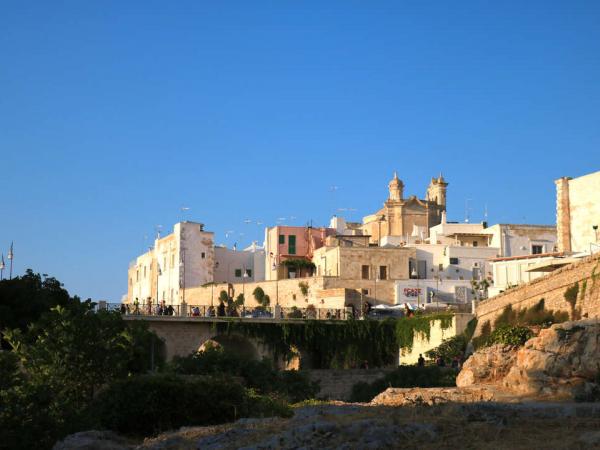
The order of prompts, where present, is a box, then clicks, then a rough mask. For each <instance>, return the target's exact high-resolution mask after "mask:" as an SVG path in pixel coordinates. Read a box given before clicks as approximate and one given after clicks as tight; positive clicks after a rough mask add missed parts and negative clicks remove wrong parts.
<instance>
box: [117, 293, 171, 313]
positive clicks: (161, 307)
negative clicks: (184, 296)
mask: <svg viewBox="0 0 600 450" xmlns="http://www.w3.org/2000/svg"><path fill="white" fill-rule="evenodd" d="M121 314H124V315H140V314H147V315H151V316H152V315H155V316H174V315H175V308H173V305H168V306H167V305H166V303H165V302H164V300H163V301H161V302H160V303H158V304H157V305H152V300H151V299H148V302H147V303H146V304H143V305H140V301H139V299H138V298H137V297H136V299H135V300H134V301H133V304H129V303H122V304H121Z"/></svg>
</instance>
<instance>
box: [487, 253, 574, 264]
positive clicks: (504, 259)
mask: <svg viewBox="0 0 600 450" xmlns="http://www.w3.org/2000/svg"><path fill="white" fill-rule="evenodd" d="M562 255H563V253H561V252H552V253H538V254H537V255H520V256H503V257H500V258H493V259H490V261H491V262H501V261H516V260H518V259H539V258H548V257H551V256H555V257H558V256H562Z"/></svg>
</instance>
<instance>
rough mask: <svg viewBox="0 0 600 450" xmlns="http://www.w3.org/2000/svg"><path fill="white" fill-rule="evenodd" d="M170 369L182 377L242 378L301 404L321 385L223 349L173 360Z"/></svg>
mask: <svg viewBox="0 0 600 450" xmlns="http://www.w3.org/2000/svg"><path fill="white" fill-rule="evenodd" d="M171 370H172V371H173V372H175V373H176V374H180V375H214V376H216V375H220V374H223V373H225V374H227V375H229V376H234V377H240V378H242V379H243V380H244V384H245V385H246V386H247V387H249V388H252V389H256V390H257V391H258V392H260V393H262V394H270V393H275V394H279V395H280V396H283V397H285V398H287V399H289V400H290V401H293V402H298V401H301V400H304V399H307V398H311V397H314V396H315V395H316V394H317V393H318V391H319V388H318V385H317V384H316V383H313V382H311V381H310V380H309V378H308V375H307V374H305V373H301V372H296V371H278V370H277V369H275V368H274V367H273V365H272V363H271V362H270V361H268V360H266V359H263V360H262V361H256V360H253V359H251V358H247V357H244V356H241V355H239V354H237V353H233V352H229V351H226V350H223V349H222V348H208V349H206V350H204V351H202V352H198V353H195V354H193V355H190V356H186V357H177V358H174V360H173V362H172V364H171Z"/></svg>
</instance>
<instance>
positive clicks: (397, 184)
mask: <svg viewBox="0 0 600 450" xmlns="http://www.w3.org/2000/svg"><path fill="white" fill-rule="evenodd" d="M388 186H389V189H390V196H389V198H388V200H391V201H393V202H399V201H402V194H403V190H404V183H402V180H400V179H399V178H398V174H397V173H396V172H394V178H393V179H392V181H390V184H389V185H388Z"/></svg>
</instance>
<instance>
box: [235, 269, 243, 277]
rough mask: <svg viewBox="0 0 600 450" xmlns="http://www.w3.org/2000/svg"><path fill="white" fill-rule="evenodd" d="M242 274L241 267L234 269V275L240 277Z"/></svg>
mask: <svg viewBox="0 0 600 450" xmlns="http://www.w3.org/2000/svg"><path fill="white" fill-rule="evenodd" d="M241 276H242V269H235V277H236V278H240V277H241Z"/></svg>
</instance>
